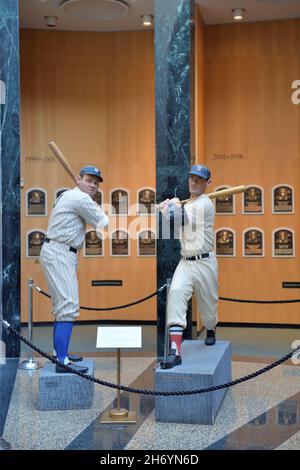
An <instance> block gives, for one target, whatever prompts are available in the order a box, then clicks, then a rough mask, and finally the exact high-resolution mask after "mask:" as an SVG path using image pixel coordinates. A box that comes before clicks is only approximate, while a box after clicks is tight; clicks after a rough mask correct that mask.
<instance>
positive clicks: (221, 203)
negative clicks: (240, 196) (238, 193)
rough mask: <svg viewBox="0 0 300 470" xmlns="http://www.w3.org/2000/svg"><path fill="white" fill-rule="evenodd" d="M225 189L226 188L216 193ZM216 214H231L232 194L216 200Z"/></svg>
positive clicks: (219, 189)
mask: <svg viewBox="0 0 300 470" xmlns="http://www.w3.org/2000/svg"><path fill="white" fill-rule="evenodd" d="M222 189H227V187H226V186H224V187H222V188H218V189H217V191H221V190H222ZM216 214H233V194H231V195H227V196H221V197H217V198H216Z"/></svg>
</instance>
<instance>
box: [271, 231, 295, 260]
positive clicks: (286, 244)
mask: <svg viewBox="0 0 300 470" xmlns="http://www.w3.org/2000/svg"><path fill="white" fill-rule="evenodd" d="M274 255H275V256H293V255H294V242H293V233H292V232H291V231H290V230H287V229H280V230H277V231H276V232H275V233H274Z"/></svg>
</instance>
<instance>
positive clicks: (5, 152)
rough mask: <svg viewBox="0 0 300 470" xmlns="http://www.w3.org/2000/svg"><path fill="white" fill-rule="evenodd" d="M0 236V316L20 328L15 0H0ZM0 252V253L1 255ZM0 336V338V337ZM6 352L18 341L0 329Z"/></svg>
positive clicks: (16, 346)
mask: <svg viewBox="0 0 300 470" xmlns="http://www.w3.org/2000/svg"><path fill="white" fill-rule="evenodd" d="M0 100H1V101H0V102H1V104H0V107H1V126H0V143H1V147H0V151H1V160H0V205H1V213H0V217H1V220H0V225H1V228H0V238H1V240H0V241H1V252H2V256H1V258H2V260H1V261H0V264H1V274H0V276H1V279H0V282H1V286H2V295H1V309H2V315H3V318H4V319H5V320H7V321H9V322H10V323H11V324H13V325H14V326H15V327H16V328H18V329H19V328H20V139H19V17H18V0H0ZM1 252H0V255H1ZM0 332H1V330H0ZM0 339H1V338H0ZM2 340H3V341H4V342H5V344H6V355H7V356H8V357H16V356H19V354H20V344H19V343H20V342H19V340H17V339H16V338H15V337H14V336H13V335H12V334H10V335H9V336H7V332H6V330H5V329H3V328H2Z"/></svg>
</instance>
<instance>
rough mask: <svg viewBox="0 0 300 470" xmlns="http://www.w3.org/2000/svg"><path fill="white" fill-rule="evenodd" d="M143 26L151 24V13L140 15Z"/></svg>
mask: <svg viewBox="0 0 300 470" xmlns="http://www.w3.org/2000/svg"><path fill="white" fill-rule="evenodd" d="M141 18H142V22H143V26H152V23H153V16H152V15H142V16H141Z"/></svg>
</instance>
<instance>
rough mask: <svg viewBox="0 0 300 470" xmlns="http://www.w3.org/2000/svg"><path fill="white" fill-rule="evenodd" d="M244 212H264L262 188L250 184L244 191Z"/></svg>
mask: <svg viewBox="0 0 300 470" xmlns="http://www.w3.org/2000/svg"><path fill="white" fill-rule="evenodd" d="M243 196H244V212H245V213H247V214H248V213H249V214H251V213H252V214H253V213H256V214H257V213H258V214H259V213H262V212H263V205H262V190H261V189H259V188H257V187H256V186H249V187H248V188H247V189H246V191H245V192H244V195H243Z"/></svg>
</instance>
